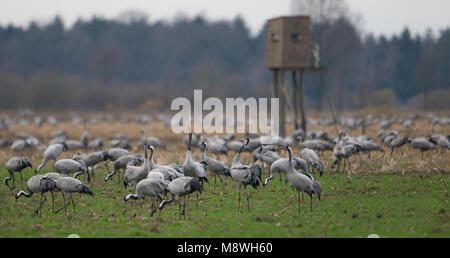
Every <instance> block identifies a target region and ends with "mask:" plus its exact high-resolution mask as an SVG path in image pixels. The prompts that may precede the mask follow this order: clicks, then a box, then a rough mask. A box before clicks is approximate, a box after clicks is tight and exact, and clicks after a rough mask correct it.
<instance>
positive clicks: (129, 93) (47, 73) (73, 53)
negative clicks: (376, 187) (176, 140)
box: [0, 12, 450, 110]
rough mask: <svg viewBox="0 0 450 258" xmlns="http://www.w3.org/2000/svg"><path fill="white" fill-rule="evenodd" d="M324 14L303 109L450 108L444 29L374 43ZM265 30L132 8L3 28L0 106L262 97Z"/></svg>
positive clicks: (119, 105)
mask: <svg viewBox="0 0 450 258" xmlns="http://www.w3.org/2000/svg"><path fill="white" fill-rule="evenodd" d="M329 17H332V16H327V18H320V17H313V18H314V19H313V20H312V24H311V38H312V40H313V41H314V42H317V43H319V44H320V51H321V64H322V65H324V66H326V67H327V70H328V72H327V75H326V76H319V75H312V74H311V75H307V78H306V79H307V80H306V84H307V90H306V96H307V99H308V100H307V101H308V102H307V105H308V107H309V108H314V109H317V110H324V109H328V108H329V104H328V101H331V102H332V103H333V104H334V105H335V106H336V107H337V108H340V109H356V108H362V107H366V106H379V105H386V106H394V107H402V108H405V107H407V108H417V109H449V108H450V103H449V102H450V101H449V99H450V90H449V88H450V28H447V29H444V30H441V31H439V32H435V33H434V34H433V33H432V32H431V31H430V32H428V33H426V34H425V35H412V33H411V32H410V31H409V30H408V28H405V29H404V30H403V31H402V32H401V33H400V34H398V35H393V36H392V37H385V36H379V37H374V36H373V35H370V34H368V35H367V34H365V35H364V36H363V34H362V33H360V32H359V29H358V26H357V21H355V20H354V19H353V18H352V17H351V16H349V15H348V14H347V13H345V12H343V13H341V14H338V15H335V16H333V17H332V18H329ZM265 33H266V32H265V29H264V28H263V29H262V30H261V31H260V32H259V33H258V34H257V35H256V36H251V34H250V32H249V29H248V28H247V26H246V24H245V22H244V20H243V19H241V18H240V17H236V18H235V19H234V20H231V21H213V22H211V21H208V20H206V19H205V18H203V17H202V16H197V17H195V18H183V17H178V18H177V19H176V20H174V21H172V22H163V21H155V22H149V21H148V19H147V18H146V16H145V15H143V14H140V13H138V12H126V13H124V14H123V15H122V16H120V17H118V18H117V19H104V18H101V17H93V18H91V19H90V20H81V19H80V20H78V21H77V22H76V23H75V24H74V25H73V26H71V27H70V28H67V27H66V26H65V25H64V23H63V21H62V19H60V18H59V17H55V18H54V19H53V20H52V22H50V23H48V24H45V25H42V24H41V25H38V24H37V23H35V22H31V23H30V24H29V26H28V27H27V28H23V27H17V26H13V25H5V26H1V27H0V108H1V109H2V110H14V109H19V108H25V107H29V108H33V109H37V110H54V109H58V110H64V109H67V110H68V109H72V110H73V109H75V110H92V109H97V110H115V109H117V110H119V109H147V108H161V109H163V108H166V109H167V108H169V107H170V104H169V103H170V101H171V100H172V99H173V98H176V97H180V96H186V97H192V95H193V91H192V90H193V89H195V88H202V89H204V90H205V91H204V98H206V97H209V96H217V97H223V98H224V97H238V96H241V97H249V96H255V97H268V96H270V83H271V77H270V75H271V74H270V72H269V71H268V69H267V68H266V66H265ZM288 75H290V74H287V76H288ZM286 79H289V80H290V76H289V77H286ZM327 94H328V97H329V98H328V97H327ZM328 99H329V100H328Z"/></svg>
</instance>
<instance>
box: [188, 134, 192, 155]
mask: <svg viewBox="0 0 450 258" xmlns="http://www.w3.org/2000/svg"><path fill="white" fill-rule="evenodd" d="M191 144H192V133H189V144H188V151H191Z"/></svg>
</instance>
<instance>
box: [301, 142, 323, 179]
mask: <svg viewBox="0 0 450 258" xmlns="http://www.w3.org/2000/svg"><path fill="white" fill-rule="evenodd" d="M300 158H302V159H304V160H306V161H307V162H308V170H309V171H314V170H318V171H319V175H320V176H322V174H323V164H322V161H321V160H320V158H319V156H318V155H317V153H316V152H315V151H313V150H311V149H309V148H304V149H303V150H302V151H301V152H300Z"/></svg>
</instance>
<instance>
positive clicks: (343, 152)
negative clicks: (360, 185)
mask: <svg viewBox="0 0 450 258" xmlns="http://www.w3.org/2000/svg"><path fill="white" fill-rule="evenodd" d="M360 150H361V147H360V146H359V145H355V144H345V143H342V142H341V143H338V144H336V146H335V148H334V150H333V155H334V156H335V157H336V160H335V161H334V162H333V163H332V164H331V168H334V167H335V166H336V165H337V164H340V163H341V161H342V160H344V171H345V164H346V163H345V162H346V161H347V164H348V168H349V169H350V171H351V164H350V161H349V160H348V158H349V157H351V156H353V155H354V154H356V153H358V152H359V151H360Z"/></svg>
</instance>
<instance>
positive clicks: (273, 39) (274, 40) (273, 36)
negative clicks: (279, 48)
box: [272, 33, 278, 42]
mask: <svg viewBox="0 0 450 258" xmlns="http://www.w3.org/2000/svg"><path fill="white" fill-rule="evenodd" d="M277 41H278V34H276V33H272V42H277Z"/></svg>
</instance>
